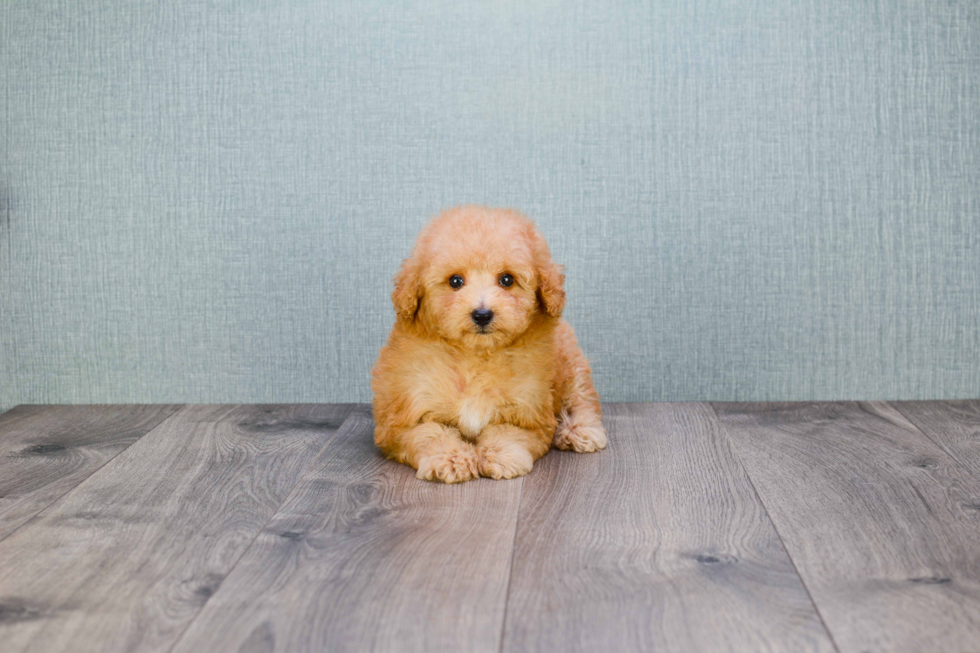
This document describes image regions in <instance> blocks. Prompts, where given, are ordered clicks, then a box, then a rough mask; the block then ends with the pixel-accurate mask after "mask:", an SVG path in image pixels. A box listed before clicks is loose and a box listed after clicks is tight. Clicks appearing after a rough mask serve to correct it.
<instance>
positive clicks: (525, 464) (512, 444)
mask: <svg viewBox="0 0 980 653" xmlns="http://www.w3.org/2000/svg"><path fill="white" fill-rule="evenodd" d="M548 438H549V433H546V432H544V431H530V430H528V429H522V428H520V427H518V426H514V425H513V424H491V425H490V426H487V427H486V428H484V429H483V432H482V433H480V437H479V439H478V440H477V444H476V448H477V452H478V453H479V456H480V457H479V464H480V476H488V477H490V478H494V479H501V478H516V477H518V476H524V475H525V474H527V473H528V472H529V471H531V467H533V466H534V461H535V460H537V459H538V458H540V457H541V456H543V455H544V454H545V453H547V451H548Z"/></svg>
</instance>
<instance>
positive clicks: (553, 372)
mask: <svg viewBox="0 0 980 653" xmlns="http://www.w3.org/2000/svg"><path fill="white" fill-rule="evenodd" d="M504 274H509V275H511V276H512V278H513V279H514V283H513V285H512V286H510V287H505V286H504V285H503V284H502V283H501V277H502V275H504ZM453 275H459V276H460V277H462V278H463V280H464V285H463V286H462V287H460V288H455V289H454V288H453V287H451V286H450V283H449V279H450V278H451V277H452V276H453ZM564 280H565V277H564V275H563V274H562V271H561V267H560V266H558V265H556V264H555V263H554V262H553V261H552V260H551V253H550V252H549V250H548V245H547V243H545V241H544V238H543V237H542V236H541V234H540V232H539V231H538V230H537V228H536V227H535V226H534V224H533V223H532V222H531V221H530V220H528V219H527V218H525V217H523V216H522V215H520V214H519V213H517V212H515V211H509V210H503V209H490V208H484V207H479V206H463V207H458V208H455V209H452V210H449V211H447V212H445V213H443V214H442V215H440V216H439V217H437V218H436V219H435V220H433V221H432V222H430V223H429V224H428V225H427V226H426V227H425V228H424V229H423V230H422V233H421V234H420V235H419V237H418V240H417V242H416V244H415V248H414V249H413V250H412V254H411V256H410V257H409V258H408V259H406V260H405V262H404V263H403V264H402V267H401V269H400V270H399V272H398V274H397V276H396V277H395V290H394V292H393V293H392V302H393V303H394V305H395V312H396V314H397V320H396V322H395V326H394V328H393V329H392V331H391V335H390V336H389V337H388V343H387V344H386V345H385V347H384V348H382V350H381V353H380V355H379V356H378V361H377V363H376V364H375V366H374V371H373V381H372V388H373V390H374V420H375V425H376V426H375V432H374V438H375V442H376V443H377V445H378V447H380V448H381V450H382V451H383V452H384V454H385V455H387V456H388V457H389V458H393V459H394V460H397V461H399V462H402V463H405V464H408V465H411V466H412V467H414V468H415V469H417V470H418V474H417V475H418V477H419V478H421V479H426V480H430V481H443V482H445V483H456V482H460V481H468V480H470V479H472V478H476V477H477V476H488V477H490V478H496V479H500V478H514V477H516V476H522V475H524V474H527V473H528V472H529V471H531V467H532V465H533V464H534V461H535V460H537V459H538V458H540V457H541V456H543V455H544V454H545V453H546V452H547V451H548V448H549V447H550V446H551V445H554V446H555V447H558V448H559V449H571V450H573V451H579V452H586V451H597V450H599V449H602V448H603V447H605V446H606V433H605V430H604V429H603V427H602V422H601V407H600V405H599V395H598V394H597V393H596V391H595V388H594V387H593V385H592V377H591V372H590V370H589V363H588V361H586V359H585V356H583V355H582V351H581V349H579V346H578V343H577V342H576V340H575V333H574V332H573V331H572V327H571V326H569V325H568V323H567V322H565V321H564V320H563V319H561V313H562V310H563V309H564V307H565V291H564V288H563V286H564ZM477 308H484V309H490V310H492V311H493V314H494V316H493V321H492V322H491V323H490V325H488V326H487V327H486V328H484V329H482V330H481V329H480V327H479V326H478V325H477V324H476V323H475V322H474V321H473V319H472V317H471V313H472V312H473V311H474V309H477Z"/></svg>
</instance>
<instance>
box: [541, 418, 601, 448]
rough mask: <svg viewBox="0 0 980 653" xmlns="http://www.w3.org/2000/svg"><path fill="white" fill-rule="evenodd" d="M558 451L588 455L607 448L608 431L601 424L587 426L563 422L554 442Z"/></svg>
mask: <svg viewBox="0 0 980 653" xmlns="http://www.w3.org/2000/svg"><path fill="white" fill-rule="evenodd" d="M552 444H553V445H554V446H555V448H556V449H565V450H566V451H568V450H570V451H575V452H578V453H588V452H590V451H599V450H600V449H605V448H606V430H605V429H604V428H602V425H601V424H595V425H590V426H585V425H582V424H568V423H567V422H562V424H561V425H560V426H559V427H558V431H557V432H556V433H555V439H554V441H553V442H552Z"/></svg>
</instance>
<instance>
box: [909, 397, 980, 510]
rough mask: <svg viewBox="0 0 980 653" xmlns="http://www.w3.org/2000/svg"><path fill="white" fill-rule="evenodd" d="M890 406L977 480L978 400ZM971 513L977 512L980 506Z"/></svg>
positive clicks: (979, 463)
mask: <svg viewBox="0 0 980 653" xmlns="http://www.w3.org/2000/svg"><path fill="white" fill-rule="evenodd" d="M891 404H892V406H894V407H895V408H896V409H898V411H899V412H900V413H902V415H904V416H905V417H906V418H908V420H909V421H910V422H912V423H913V424H915V425H916V426H917V427H918V428H919V430H921V431H922V432H923V433H925V434H926V436H928V437H929V439H930V440H932V441H933V442H935V443H936V444H937V445H939V446H940V447H941V448H942V450H943V451H945V452H946V453H948V454H949V455H950V456H952V457H953V458H955V459H956V460H957V461H958V462H959V463H960V464H961V465H963V466H964V467H966V468H967V469H969V470H970V471H971V472H973V475H974V476H976V477H977V478H980V400H973V401H894V402H891ZM974 509H975V510H977V511H978V512H980V503H977V504H976V505H975V506H974Z"/></svg>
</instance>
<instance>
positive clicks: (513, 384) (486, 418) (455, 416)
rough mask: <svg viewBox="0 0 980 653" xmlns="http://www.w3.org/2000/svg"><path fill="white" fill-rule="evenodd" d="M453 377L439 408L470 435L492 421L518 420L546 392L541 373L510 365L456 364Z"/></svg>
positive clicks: (452, 371) (480, 430) (449, 419)
mask: <svg viewBox="0 0 980 653" xmlns="http://www.w3.org/2000/svg"><path fill="white" fill-rule="evenodd" d="M450 379H451V384H450V388H449V392H446V393H445V395H444V399H445V402H444V403H443V405H442V406H441V407H440V408H441V410H440V411H439V412H441V413H443V414H444V416H445V418H447V421H449V422H453V423H455V424H456V427H457V428H458V429H459V430H460V432H461V433H462V434H463V435H464V436H466V437H468V438H476V437H477V436H478V435H479V434H480V433H481V432H482V431H483V429H484V428H486V427H487V425H489V424H495V423H500V422H512V421H515V418H516V417H517V416H518V415H519V414H520V413H521V412H524V411H527V410H528V409H532V407H533V406H535V405H536V404H538V403H540V401H541V399H542V397H541V394H542V392H547V389H546V386H545V384H544V383H542V381H541V379H540V378H538V375H536V374H533V373H528V371H527V370H515V369H513V368H512V367H510V366H507V365H454V366H453V367H452V368H451V370H450Z"/></svg>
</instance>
